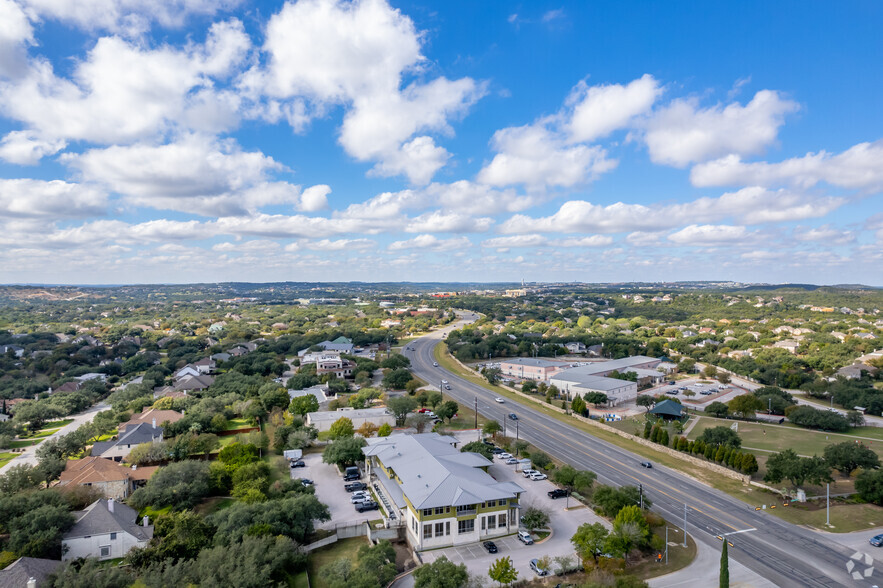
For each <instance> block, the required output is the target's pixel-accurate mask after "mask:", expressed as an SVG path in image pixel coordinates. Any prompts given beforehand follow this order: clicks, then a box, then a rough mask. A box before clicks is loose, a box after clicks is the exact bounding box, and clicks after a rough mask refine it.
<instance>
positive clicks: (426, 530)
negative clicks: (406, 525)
mask: <svg viewBox="0 0 883 588" xmlns="http://www.w3.org/2000/svg"><path fill="white" fill-rule="evenodd" d="M423 538H424V539H432V524H431V523H430V524H429V525H423Z"/></svg>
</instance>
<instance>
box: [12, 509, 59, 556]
mask: <svg viewBox="0 0 883 588" xmlns="http://www.w3.org/2000/svg"><path fill="white" fill-rule="evenodd" d="M73 524H74V517H73V515H72V514H71V513H70V512H69V511H68V509H67V507H65V506H52V505H49V504H46V505H43V506H41V507H39V508H36V509H34V510H33V511H31V512H29V513H28V514H27V516H20V517H17V518H15V519H12V520H11V521H10V522H9V524H8V527H9V540H8V541H7V543H6V548H7V549H9V550H10V551H14V552H15V553H16V554H17V555H19V556H22V557H41V558H49V559H61V536H62V535H63V534H64V533H65V532H66V531H67V530H68V529H70V528H71V527H72V526H73Z"/></svg>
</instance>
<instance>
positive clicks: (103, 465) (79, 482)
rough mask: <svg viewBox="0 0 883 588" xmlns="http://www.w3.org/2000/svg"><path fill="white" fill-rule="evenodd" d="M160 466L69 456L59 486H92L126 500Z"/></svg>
mask: <svg viewBox="0 0 883 588" xmlns="http://www.w3.org/2000/svg"><path fill="white" fill-rule="evenodd" d="M157 469H159V468H157V467H135V466H132V467H126V466H122V465H120V464H118V463H117V462H115V461H112V460H109V459H104V458H103V457H84V458H82V459H71V460H68V462H67V464H66V465H65V467H64V471H63V472H61V477H60V478H59V480H58V485H59V486H91V487H93V488H96V489H97V490H99V491H100V492H101V493H102V494H104V497H105V498H113V499H115V500H125V499H126V498H128V497H129V495H130V494H132V492H134V491H135V490H136V489H137V488H139V487H141V486H143V485H144V484H146V483H147V480H149V479H150V477H151V476H152V475H153V474H154V472H156V470H157Z"/></svg>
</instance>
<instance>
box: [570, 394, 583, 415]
mask: <svg viewBox="0 0 883 588" xmlns="http://www.w3.org/2000/svg"><path fill="white" fill-rule="evenodd" d="M586 409H587V407H586V401H585V400H583V399H582V398H580V397H579V396H576V397H574V399H573V402H571V403H570V410H572V411H573V413H574V414H578V415H584V414H585V412H586Z"/></svg>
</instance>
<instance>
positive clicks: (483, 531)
mask: <svg viewBox="0 0 883 588" xmlns="http://www.w3.org/2000/svg"><path fill="white" fill-rule="evenodd" d="M367 441H368V445H367V446H366V447H363V448H362V453H364V454H365V460H366V465H367V470H368V473H369V476H371V478H372V480H374V481H376V482H377V484H375V486H374V489H375V490H376V491H378V492H384V493H386V494H387V496H386V498H387V501H388V502H389V503H390V504H394V505H395V508H396V509H398V512H397V513H394V514H395V515H396V520H398V521H401V522H402V523H403V524H404V525H405V526H406V529H407V532H406V536H407V538H408V542H409V543H410V544H411V546H412V547H413V548H414V549H415V550H418V551H419V550H424V549H435V548H438V547H450V546H454V545H463V544H466V543H474V542H476V541H484V540H486V539H492V538H494V537H500V536H503V535H508V534H511V533H514V532H516V531H517V530H518V509H519V508H520V506H519V497H520V495H521V493H523V492H524V489H523V488H522V487H521V486H519V485H518V484H515V483H514V482H498V481H496V480H495V479H494V478H493V477H491V476H490V474H488V473H487V471H486V470H487V468H488V467H490V466H491V465H492V462H490V461H489V460H488V459H486V458H485V457H483V456H481V455H479V454H477V453H469V452H467V453H463V452H460V451H459V450H458V449H457V443H458V441H457V440H456V439H455V438H453V437H447V436H442V435H439V434H437V433H424V434H419V435H405V434H396V435H390V436H389V437H379V438H372V439H368V440H367ZM390 518H391V517H390Z"/></svg>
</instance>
